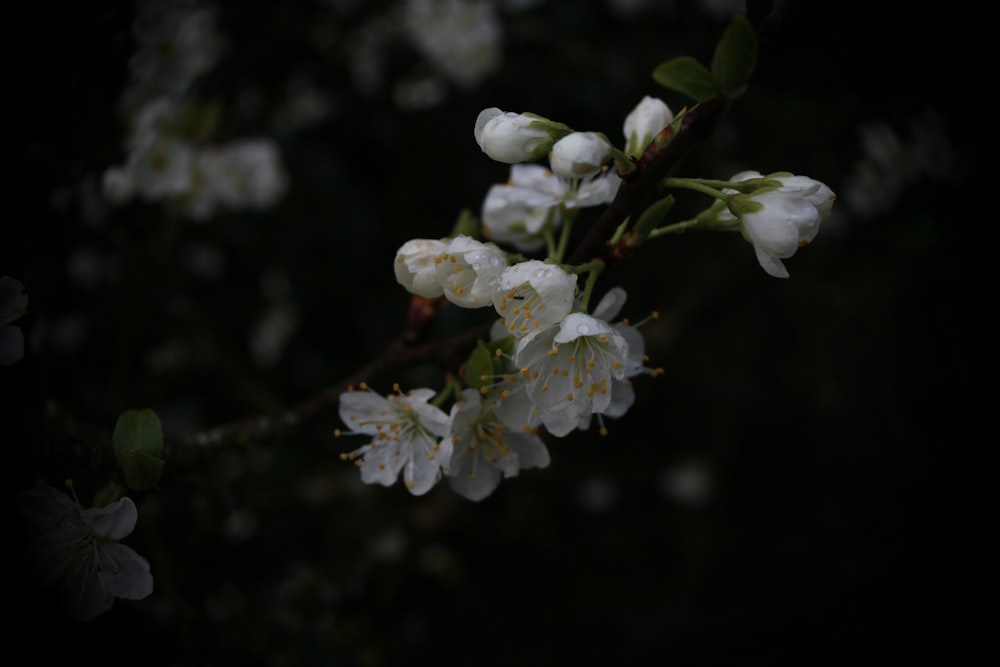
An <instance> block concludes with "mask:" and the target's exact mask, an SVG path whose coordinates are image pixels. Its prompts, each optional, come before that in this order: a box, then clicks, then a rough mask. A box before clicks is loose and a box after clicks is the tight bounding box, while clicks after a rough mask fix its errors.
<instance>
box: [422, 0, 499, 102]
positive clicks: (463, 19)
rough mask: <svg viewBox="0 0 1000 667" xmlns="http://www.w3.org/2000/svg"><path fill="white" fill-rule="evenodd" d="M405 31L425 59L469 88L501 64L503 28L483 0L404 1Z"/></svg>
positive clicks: (494, 8) (450, 77)
mask: <svg viewBox="0 0 1000 667" xmlns="http://www.w3.org/2000/svg"><path fill="white" fill-rule="evenodd" d="M405 11H406V28H407V33H408V34H409V37H410V39H411V40H412V41H413V43H414V45H415V46H416V47H417V49H419V50H420V51H421V52H422V53H423V54H424V56H426V58H427V60H428V61H429V62H430V63H431V65H433V66H434V67H435V68H436V69H438V70H440V71H441V73H442V74H444V75H445V76H446V77H448V78H449V79H451V80H452V81H454V82H455V83H457V84H458V85H460V86H462V87H463V88H466V89H472V88H475V87H476V86H478V85H479V83H480V82H481V81H482V80H483V79H484V78H485V77H486V76H487V75H488V74H491V73H492V72H494V71H496V70H497V68H498V67H499V66H500V64H501V51H500V47H501V42H502V38H503V25H502V24H501V22H500V17H499V16H498V12H497V8H496V6H495V5H494V3H492V2H489V1H486V0H473V1H471V2H470V1H468V0H407V2H406V10H405Z"/></svg>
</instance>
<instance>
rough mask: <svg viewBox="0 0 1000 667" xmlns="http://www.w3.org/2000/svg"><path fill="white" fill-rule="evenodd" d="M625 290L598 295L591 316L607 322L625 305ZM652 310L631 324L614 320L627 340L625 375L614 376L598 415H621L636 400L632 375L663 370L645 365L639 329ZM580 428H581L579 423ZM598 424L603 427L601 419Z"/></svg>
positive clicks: (643, 342)
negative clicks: (605, 403)
mask: <svg viewBox="0 0 1000 667" xmlns="http://www.w3.org/2000/svg"><path fill="white" fill-rule="evenodd" d="M626 296H627V295H626V292H625V290H624V289H622V288H621V287H612V288H611V289H610V290H608V292H607V293H606V294H605V295H604V296H603V297H602V298H601V300H600V302H598V304H597V306H596V307H595V308H594V310H593V315H594V317H596V318H598V319H601V320H604V321H605V322H610V321H611V320H612V319H614V318H615V317H617V315H618V312H619V311H620V310H621V308H622V306H623V305H625V299H626ZM658 317H659V315H658V314H657V313H656V312H654V313H653V314H652V315H651V316H650V317H647V318H645V319H643V320H642V321H640V322H637V323H635V324H632V323H631V322H629V321H628V320H622V321H620V322H615V323H614V324H613V325H612V326H614V327H615V329H617V330H618V333H620V334H621V335H622V337H623V338H624V339H625V341H626V342H627V343H628V358H627V359H626V360H625V376H624V377H623V378H621V379H618V378H615V379H613V380H612V382H611V402H610V403H609V404H608V407H607V408H606V409H605V410H604V412H602V413H600V415H598V417H599V418H600V417H602V416H603V417H612V418H617V417H621V416H623V415H624V414H625V413H626V412H628V409H629V408H631V407H632V404H633V403H635V390H634V389H633V388H632V378H634V377H636V376H637V375H651V376H653V377H656V376H658V375H661V374H662V373H663V369H662V368H651V367H649V366H647V365H646V360H647V359H646V342H645V340H644V339H643V337H642V333H640V331H639V329H640V327H642V326H643V325H644V324H646V323H647V322H648V321H649V320H651V319H656V318H658ZM580 428H584V426H581V427H580ZM601 428H602V429H603V423H602V426H601Z"/></svg>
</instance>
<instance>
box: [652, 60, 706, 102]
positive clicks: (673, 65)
mask: <svg viewBox="0 0 1000 667" xmlns="http://www.w3.org/2000/svg"><path fill="white" fill-rule="evenodd" d="M653 80H654V81H656V82H657V83H658V84H660V85H661V86H663V87H664V88H669V89H671V90H676V91H677V92H679V93H683V94H684V95H687V96H688V97H693V98H694V99H695V100H696V101H698V102H704V101H705V100H709V99H711V98H713V97H715V96H716V95H718V94H719V93H720V92H721V88H720V87H719V84H718V82H716V80H715V79H714V78H713V77H712V73H711V72H709V71H708V69H707V68H706V67H705V66H704V65H702V64H701V63H700V62H698V61H697V60H695V59H694V58H691V57H690V56H680V57H678V58H674V59H673V60H668V61H667V62H665V63H660V64H659V65H657V67H656V69H654V70H653Z"/></svg>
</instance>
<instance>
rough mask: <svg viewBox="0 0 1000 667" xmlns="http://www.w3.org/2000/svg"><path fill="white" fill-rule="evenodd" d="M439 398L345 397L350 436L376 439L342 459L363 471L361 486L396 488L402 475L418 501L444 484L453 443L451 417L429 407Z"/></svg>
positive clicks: (362, 393)
mask: <svg viewBox="0 0 1000 667" xmlns="http://www.w3.org/2000/svg"><path fill="white" fill-rule="evenodd" d="M434 393H435V392H434V390H433V389H413V390H411V391H409V392H406V393H401V392H397V393H395V394H390V395H389V396H381V395H379V394H377V393H375V392H374V391H372V390H370V389H368V388H367V387H365V386H362V388H361V389H360V390H352V391H347V392H345V393H343V394H341V395H340V418H341V419H342V420H343V422H344V423H345V424H346V425H347V426H348V427H349V428H350V429H351V431H349V432H346V433H344V435H365V436H370V437H371V441H370V442H369V443H368V444H366V445H364V446H362V447H359V448H357V449H355V450H354V451H352V452H349V453H347V454H342V455H341V457H342V458H344V459H345V460H352V461H354V462H355V464H356V465H357V466H358V467H359V468H360V469H361V481H363V482H365V483H366V484H381V485H382V486H391V485H393V484H394V483H395V482H396V480H397V479H398V477H399V474H400V473H402V474H403V480H404V482H405V484H406V488H407V490H409V492H410V493H412V494H413V495H415V496H419V495H422V494H424V493H427V492H428V491H429V490H430V489H431V487H433V486H434V485H435V484H436V483H437V482H438V480H439V479H440V478H441V468H442V466H445V465H447V463H448V460H449V459H450V458H451V452H452V444H451V441H450V440H448V439H444V440H442V438H444V437H445V436H446V435H447V434H448V427H449V418H448V415H447V414H446V413H445V412H444V411H442V410H441V409H440V408H438V407H437V406H434V405H431V404H429V403H428V401H429V400H430V399H431V398H433V397H434ZM338 434H339V432H338Z"/></svg>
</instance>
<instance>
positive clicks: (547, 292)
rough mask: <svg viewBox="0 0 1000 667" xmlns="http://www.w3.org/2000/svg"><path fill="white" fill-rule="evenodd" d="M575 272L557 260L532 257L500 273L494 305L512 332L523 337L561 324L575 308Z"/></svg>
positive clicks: (513, 334) (515, 335)
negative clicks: (560, 266) (553, 261)
mask: <svg viewBox="0 0 1000 667" xmlns="http://www.w3.org/2000/svg"><path fill="white" fill-rule="evenodd" d="M575 297H576V276H575V275H574V274H571V273H567V272H566V271H564V270H563V269H561V268H559V267H558V266H556V265H555V264H548V263H546V262H543V261H541V260H537V259H530V260H527V261H525V262H521V263H519V264H515V265H514V266H511V267H508V268H507V269H506V270H505V271H504V272H503V273H502V274H501V275H500V283H499V289H498V290H497V292H496V293H495V294H494V295H493V306H494V308H496V311H497V313H498V314H499V315H500V317H501V318H503V323H504V326H505V327H506V328H507V331H508V332H509V333H510V335H512V336H514V337H515V338H520V337H522V336H525V335H527V334H529V333H532V332H534V331H537V330H539V329H542V328H545V327H548V326H551V325H554V324H558V323H559V322H561V321H562V320H563V318H564V317H566V315H568V314H569V311H570V310H572V308H573V300H574V299H575Z"/></svg>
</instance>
